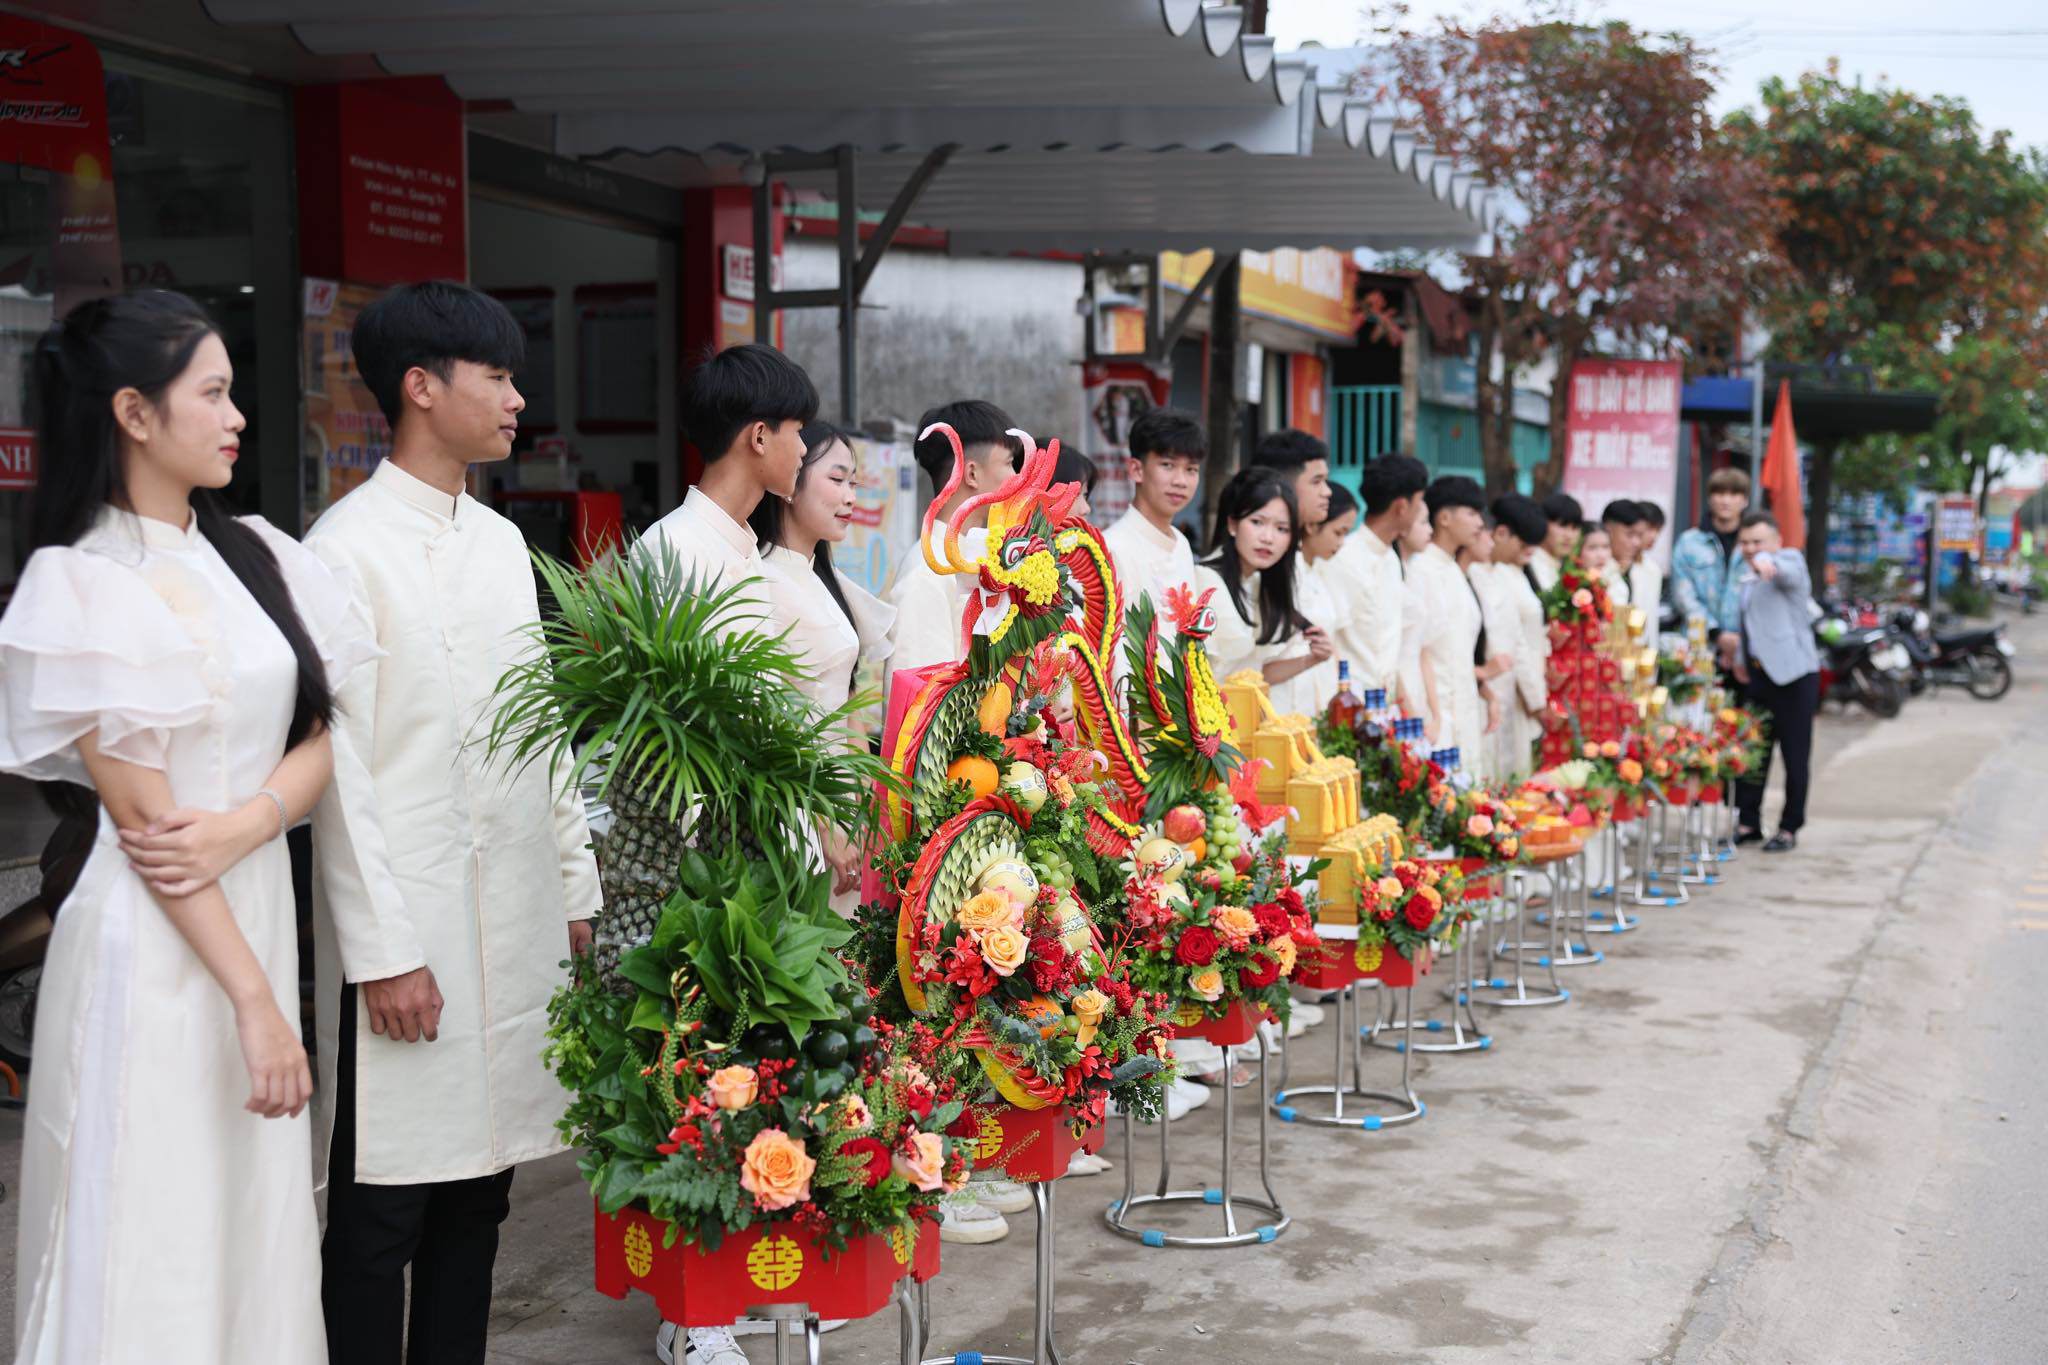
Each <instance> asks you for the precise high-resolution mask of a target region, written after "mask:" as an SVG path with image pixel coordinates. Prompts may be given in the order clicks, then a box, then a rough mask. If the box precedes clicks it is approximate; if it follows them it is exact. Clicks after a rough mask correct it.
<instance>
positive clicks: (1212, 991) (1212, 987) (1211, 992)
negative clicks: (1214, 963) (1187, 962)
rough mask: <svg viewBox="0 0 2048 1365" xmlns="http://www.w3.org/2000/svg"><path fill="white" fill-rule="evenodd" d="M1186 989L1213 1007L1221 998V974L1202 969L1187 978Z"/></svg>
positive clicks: (1212, 968)
mask: <svg viewBox="0 0 2048 1365" xmlns="http://www.w3.org/2000/svg"><path fill="white" fill-rule="evenodd" d="M1188 989H1189V990H1190V991H1192V992H1194V993H1195V994H1196V995H1199V996H1200V997H1202V999H1204V1000H1206V1001H1208V1002H1209V1003H1210V1004H1212V1005H1213V1004H1215V1003H1216V1002H1217V1001H1218V1000H1219V999H1221V998H1222V996H1223V973H1221V972H1219V971H1217V970H1216V969H1215V968H1214V967H1204V968H1202V969H1201V970H1200V971H1198V972H1196V973H1195V974H1194V975H1193V976H1191V977H1189V978H1188Z"/></svg>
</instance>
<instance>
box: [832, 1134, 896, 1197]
mask: <svg viewBox="0 0 2048 1365" xmlns="http://www.w3.org/2000/svg"><path fill="white" fill-rule="evenodd" d="M839 1150H840V1152H841V1153H842V1154H843V1155H845V1156H850V1157H852V1158H853V1159H854V1160H855V1161H858V1162H860V1163H861V1165H862V1167H863V1169H862V1171H861V1173H860V1174H861V1180H862V1182H863V1183H864V1184H866V1186H867V1187H868V1188H869V1189H873V1188H874V1187H875V1186H877V1185H879V1184H881V1183H882V1181H883V1180H884V1179H886V1178H887V1177H888V1174H889V1148H888V1147H887V1145H885V1144H884V1143H883V1141H882V1140H881V1139H880V1138H871V1137H857V1138H853V1139H851V1140H850V1141H848V1142H847V1143H846V1145H845V1146H843V1147H841V1148H840V1149H839Z"/></svg>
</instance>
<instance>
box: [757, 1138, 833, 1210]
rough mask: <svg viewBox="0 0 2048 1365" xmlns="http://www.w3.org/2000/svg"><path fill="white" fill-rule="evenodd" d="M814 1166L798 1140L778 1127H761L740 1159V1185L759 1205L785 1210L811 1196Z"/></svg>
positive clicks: (816, 1165)
mask: <svg viewBox="0 0 2048 1365" xmlns="http://www.w3.org/2000/svg"><path fill="white" fill-rule="evenodd" d="M817 1169H818V1163H817V1162H815V1161H813V1160H811V1158H810V1155H809V1154H808V1153H806V1152H805V1151H804V1145H803V1144H802V1143H801V1142H797V1141H794V1140H793V1139H791V1137H790V1136H789V1134H787V1133H785V1132H783V1131H782V1130H781V1129H780V1128H763V1129H762V1130H761V1131H760V1132H758V1133H756V1134H755V1135H754V1140H753V1141H752V1142H750V1143H748V1144H747V1150H746V1153H745V1154H744V1155H743V1156H742V1157H741V1158H740V1188H741V1189H743V1190H745V1191H746V1192H747V1193H748V1194H751V1195H753V1196H754V1204H755V1206H756V1207H758V1208H761V1209H765V1210H769V1211H771V1212H772V1211H773V1210H776V1209H786V1208H788V1207H789V1206H790V1205H791V1204H801V1203H802V1202H804V1200H806V1199H809V1198H810V1197H811V1173H812V1172H813V1171H815V1170H817Z"/></svg>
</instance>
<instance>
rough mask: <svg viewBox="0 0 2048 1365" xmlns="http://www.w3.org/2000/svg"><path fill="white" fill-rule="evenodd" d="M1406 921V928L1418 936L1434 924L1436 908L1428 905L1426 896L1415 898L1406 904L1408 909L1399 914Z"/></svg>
mask: <svg viewBox="0 0 2048 1365" xmlns="http://www.w3.org/2000/svg"><path fill="white" fill-rule="evenodd" d="M1401 917H1402V918H1403V919H1405V920H1407V921H1408V927H1409V928H1410V929H1413V930H1415V932H1417V933H1418V934H1419V933H1421V932H1422V931H1423V930H1425V929H1427V928H1429V926H1430V925H1432V924H1434V923H1435V922H1436V907H1435V906H1434V905H1431V904H1430V903H1429V898H1428V897H1427V896H1416V897H1415V898H1414V899H1412V900H1410V901H1409V902H1408V908H1407V909H1405V910H1403V911H1402V912H1401Z"/></svg>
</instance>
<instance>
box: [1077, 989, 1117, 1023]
mask: <svg viewBox="0 0 2048 1365" xmlns="http://www.w3.org/2000/svg"><path fill="white" fill-rule="evenodd" d="M1067 1008H1068V1009H1069V1010H1071V1011H1072V1012H1073V1015H1074V1017H1075V1018H1076V1019H1079V1020H1080V1021H1081V1022H1082V1023H1084V1024H1099V1023H1101V1022H1102V1016H1103V1015H1105V1014H1108V1013H1109V997H1108V996H1106V995H1104V994H1103V993H1102V992H1101V991H1098V990H1096V989H1095V988H1094V987H1093V986H1090V987H1089V988H1088V989H1087V990H1085V991H1082V992H1081V993H1080V994H1079V995H1077V996H1075V997H1074V998H1073V999H1072V1000H1069V1001H1068V1002H1067Z"/></svg>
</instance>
